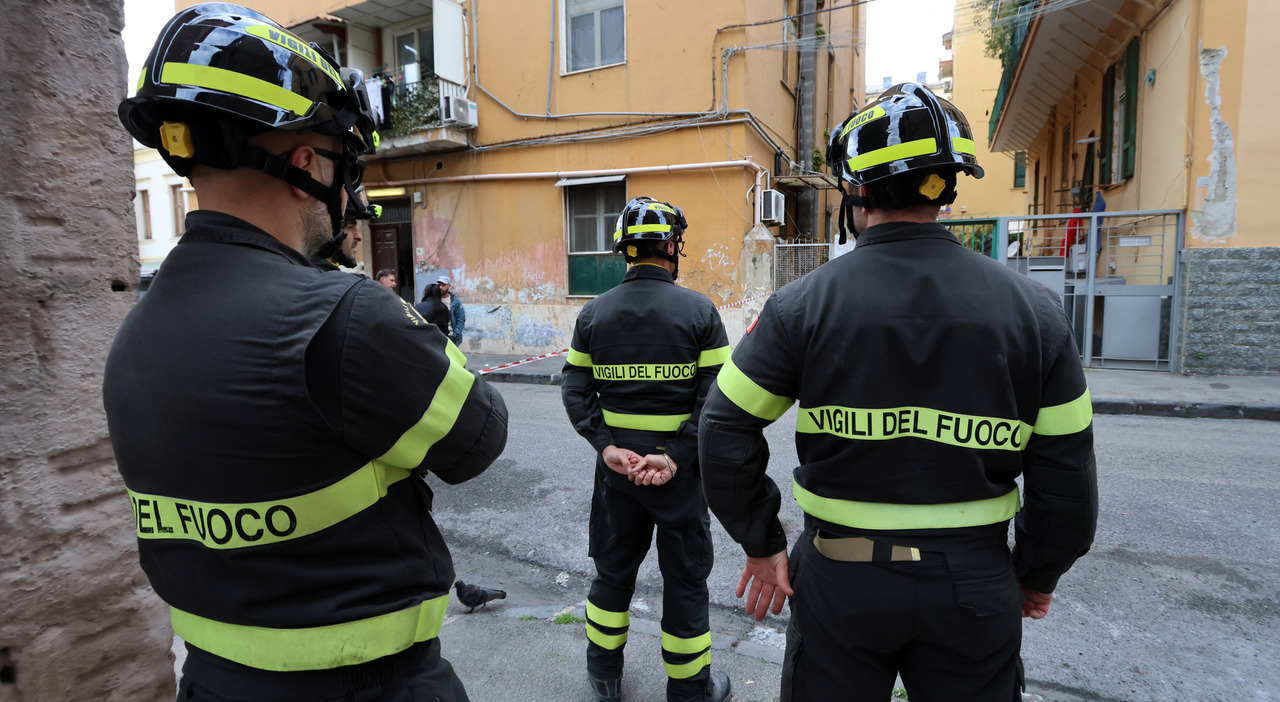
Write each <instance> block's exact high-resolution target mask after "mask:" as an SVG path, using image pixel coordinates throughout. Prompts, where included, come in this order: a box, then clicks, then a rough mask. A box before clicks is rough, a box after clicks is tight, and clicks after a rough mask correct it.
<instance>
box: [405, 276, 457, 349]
mask: <svg viewBox="0 0 1280 702" xmlns="http://www.w3.org/2000/svg"><path fill="white" fill-rule="evenodd" d="M413 308H414V309H415V310H417V311H418V314H420V315H422V318H423V319H425V320H427V321H428V322H431V323H432V324H434V325H436V326H437V327H439V328H440V331H442V332H444V335H445V336H449V334H451V333H452V332H453V324H452V320H453V316H452V314H450V312H449V306H448V305H446V304H444V300H442V299H441V293H440V285H439V284H437V283H432V284H430V285H428V286H427V287H426V289H425V290H423V291H422V302H419V303H418V304H416V305H414V306H413Z"/></svg>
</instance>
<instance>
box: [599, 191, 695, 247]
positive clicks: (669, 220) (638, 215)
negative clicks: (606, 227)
mask: <svg viewBox="0 0 1280 702" xmlns="http://www.w3.org/2000/svg"><path fill="white" fill-rule="evenodd" d="M688 226H689V222H688V221H687V220H686V219H685V218H684V212H682V211H681V210H680V208H679V207H676V206H674V205H669V204H667V203H665V202H658V201H657V200H654V199H653V198H651V197H645V196H643V195H642V196H640V197H634V198H632V199H631V202H628V203H627V206H626V207H624V208H622V214H620V215H618V225H617V227H616V229H615V231H614V232H613V250H614V252H616V253H625V251H624V248H625V247H626V246H627V244H634V243H636V242H640V241H655V242H657V241H671V240H676V241H679V239H680V237H681V236H682V235H683V234H684V230H685V229H686V228H688ZM629 258H630V257H629Z"/></svg>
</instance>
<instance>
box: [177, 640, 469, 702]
mask: <svg viewBox="0 0 1280 702" xmlns="http://www.w3.org/2000/svg"><path fill="white" fill-rule="evenodd" d="M187 651H188V653H187V661H186V663H185V664H184V665H183V666H182V681H181V682H180V683H178V702H190V701H192V700H196V701H197V702H469V700H468V698H467V691H466V690H465V689H463V687H462V681H461V680H459V679H458V676H457V674H456V673H454V672H453V666H451V665H450V664H449V661H447V660H445V659H444V658H443V657H442V656H441V655H440V639H431V640H430V641H423V642H422V643H418V644H414V645H413V646H410V647H409V648H407V649H405V650H404V651H401V652H400V653H397V654H394V655H391V656H386V657H384V658H379V659H378V660H375V661H370V662H368V663H362V664H359V665H349V666H343V667H341V668H331V669H329V670H303V671H295V672H276V671H271V670H258V669H256V668H250V667H248V666H244V665H240V664H239V663H234V662H232V661H228V660H226V659H224V658H220V657H218V656H215V655H213V654H210V653H207V652H205V651H202V650H200V649H197V648H195V647H193V646H191V645H190V644H187Z"/></svg>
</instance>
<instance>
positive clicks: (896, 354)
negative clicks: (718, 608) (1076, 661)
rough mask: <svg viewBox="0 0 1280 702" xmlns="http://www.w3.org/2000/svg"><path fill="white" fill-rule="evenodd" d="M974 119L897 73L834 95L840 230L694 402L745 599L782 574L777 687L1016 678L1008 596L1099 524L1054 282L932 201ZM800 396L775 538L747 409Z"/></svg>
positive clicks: (1019, 592) (1043, 594)
mask: <svg viewBox="0 0 1280 702" xmlns="http://www.w3.org/2000/svg"><path fill="white" fill-rule="evenodd" d="M972 139H973V135H972V133H971V132H970V129H969V125H968V123H967V121H966V120H965V118H964V115H963V114H961V113H960V112H959V111H958V110H957V109H956V108H955V107H954V106H953V105H951V104H950V103H949V102H946V101H944V100H941V99H939V98H937V97H936V96H934V95H933V94H932V93H931V92H929V90H928V89H926V88H924V87H923V86H921V85H917V84H912V83H907V84H902V85H898V86H894V87H892V88H890V89H888V90H886V91H885V92H884V94H883V95H882V96H881V97H880V98H879V99H878V100H877V101H876V102H875V103H873V104H871V105H870V106H868V107H867V108H866V109H865V110H862V111H861V112H858V113H856V114H853V115H850V117H849V118H848V119H847V120H846V121H845V122H844V123H843V124H842V125H840V127H839V128H838V129H837V130H836V131H835V132H834V133H833V134H832V140H831V145H830V149H829V151H828V157H827V161H828V163H830V164H832V168H833V170H834V171H835V175H836V176H837V177H838V178H840V179H841V180H842V181H843V183H847V184H849V185H850V186H851V188H852V192H850V193H847V194H846V195H845V197H844V202H843V203H842V206H841V209H842V213H841V214H842V217H841V224H840V230H841V233H842V237H841V238H842V239H843V232H844V231H845V229H846V225H845V222H846V221H849V222H851V223H852V225H853V230H852V231H853V233H854V235H855V236H857V246H856V247H855V248H854V249H853V251H851V252H850V253H848V254H846V255H844V256H842V257H840V258H837V259H835V260H833V261H831V262H829V263H827V264H824V265H823V266H822V267H820V268H818V269H817V270H815V271H814V272H812V273H810V274H808V275H806V276H805V277H803V278H801V279H800V280H798V281H796V282H794V283H792V284H790V285H788V286H786V287H785V288H783V289H781V290H779V291H778V292H777V293H776V294H775V295H774V296H773V297H772V298H771V299H770V300H769V301H768V302H767V303H766V304H765V306H764V308H763V309H762V310H761V313H760V317H759V319H758V320H756V322H755V323H754V324H753V325H752V327H751V328H750V329H749V331H748V333H747V334H746V336H745V337H744V338H743V340H742V342H741V343H740V345H739V346H738V347H737V349H736V350H735V351H734V354H733V357H732V359H731V360H730V361H729V362H728V363H726V364H725V366H724V368H723V369H722V370H721V372H720V375H719V379H718V381H717V384H716V388H715V389H713V390H712V392H711V395H710V397H708V399H707V403H706V406H705V407H704V408H703V413H702V424H701V427H700V428H699V431H698V436H699V441H700V446H699V455H700V456H701V462H702V471H703V483H704V486H705V488H706V493H707V501H708V503H709V505H710V508H711V511H712V512H714V513H715V515H716V517H717V518H719V519H720V521H721V522H722V523H723V524H724V526H725V529H726V530H727V531H728V532H729V534H730V535H731V536H732V537H733V538H734V539H735V540H737V541H738V543H740V544H741V545H742V546H743V549H744V550H745V551H746V554H747V565H746V567H745V568H744V569H743V574H742V578H741V579H740V581H739V584H738V596H739V597H742V596H743V595H744V594H747V599H746V605H747V610H748V611H749V612H752V613H753V614H754V615H755V617H756V618H757V619H762V618H763V617H764V616H765V613H766V611H767V610H769V609H772V611H773V613H774V614H778V613H779V612H780V611H781V609H782V605H783V603H784V601H785V597H786V596H788V595H790V596H791V619H790V624H789V626H788V629H787V653H786V659H785V663H784V666H783V677H782V699H783V700H821V701H826V700H837V699H838V700H875V701H876V702H879V701H880V700H885V699H888V698H889V696H890V692H891V688H892V686H893V684H894V677H895V675H898V674H900V675H901V676H902V680H903V683H904V684H905V685H906V689H907V692H908V694H909V696H910V697H911V699H912V701H913V702H915V701H917V700H923V701H926V702H927V701H929V700H983V701H986V700H991V701H999V702H1010V701H1011V700H1017V699H1019V697H1018V692H1017V689H1018V688H1019V686H1020V683H1021V661H1020V658H1019V648H1020V645H1021V632H1022V629H1021V619H1020V615H1021V616H1030V617H1033V618H1040V617H1042V616H1044V615H1045V614H1046V613H1047V612H1048V609H1049V601H1050V597H1051V596H1050V593H1052V592H1053V590H1054V588H1055V586H1056V585H1057V582H1058V578H1059V577H1060V576H1061V575H1062V574H1063V573H1065V572H1066V571H1067V569H1068V568H1070V567H1071V565H1072V563H1074V562H1075V560H1076V558H1078V557H1079V556H1081V555H1083V554H1084V553H1085V552H1086V551H1087V550H1088V548H1089V546H1090V545H1091V543H1092V541H1093V534H1094V526H1095V524H1096V520H1097V481H1096V476H1095V468H1094V456H1093V431H1092V406H1091V404H1090V401H1089V391H1088V388H1087V387H1086V385H1085V379H1084V372H1083V369H1082V367H1081V363H1080V358H1079V356H1078V355H1077V354H1076V346H1075V342H1074V340H1073V338H1072V333H1071V326H1070V324H1069V323H1068V321H1067V319H1066V317H1065V315H1064V314H1063V309H1062V303H1061V302H1060V301H1059V299H1058V297H1057V296H1056V295H1055V294H1054V292H1053V291H1051V290H1049V289H1048V288H1046V287H1044V286H1042V285H1040V284H1039V283H1036V282H1033V281H1032V280H1030V279H1029V278H1026V277H1025V276H1022V275H1019V274H1016V273H1014V272H1012V271H1011V270H1010V269H1008V268H1007V267H1005V266H1002V265H1000V264H999V263H997V262H996V261H993V260H991V259H989V258H986V257H984V256H982V255H980V254H977V253H975V252H972V251H968V250H966V249H965V248H963V247H962V246H960V245H959V242H958V241H957V240H956V238H955V237H954V236H952V235H951V233H950V232H949V231H948V230H947V229H946V228H945V227H942V226H941V225H939V224H937V223H936V221H935V220H936V218H937V214H938V208H939V207H940V206H941V205H944V204H949V203H950V202H952V201H953V200H954V198H955V184H956V176H957V173H959V172H964V173H967V174H969V175H971V176H975V177H981V176H982V170H981V169H980V168H979V167H978V165H977V163H976V161H975V158H974V155H973V154H974V145H973V141H972ZM843 183H842V185H843ZM841 189H842V191H843V187H842V188H841ZM842 243H843V242H842ZM797 400H798V401H799V407H798V410H797V415H796V449H797V452H798V455H799V459H800V466H799V467H798V468H796V470H795V472H794V484H793V486H792V491H793V494H794V495H795V499H796V501H797V503H798V504H799V506H800V508H801V509H802V510H803V511H804V514H805V518H804V533H803V535H802V536H801V537H800V538H799V540H798V541H797V542H796V545H795V548H794V550H793V551H792V553H791V557H790V559H788V557H787V552H786V546H787V539H786V536H785V534H784V533H783V530H782V525H781V523H780V522H779V520H778V516H777V515H778V509H779V505H780V500H781V497H780V495H779V491H778V488H777V486H776V485H775V484H774V483H773V481H772V480H770V479H769V478H768V477H766V475H765V468H766V464H767V463H768V455H769V454H768V447H767V444H766V443H765V441H764V438H763V435H762V433H761V430H762V429H763V428H764V426H765V425H767V424H769V423H771V422H773V421H774V420H777V419H778V418H779V417H781V416H782V415H783V413H784V412H786V411H787V409H788V408H789V407H790V406H791V405H792V403H794V402H796V401H797ZM1019 475H1022V476H1023V480H1024V490H1025V495H1024V498H1023V500H1022V502H1021V509H1019V506H1020V503H1019V495H1018V488H1017V485H1016V483H1015V482H1014V480H1015V478H1017V477H1018V476H1019ZM1015 515H1016V520H1015V533H1016V546H1015V547H1014V551H1013V553H1012V554H1010V553H1009V549H1008V545H1007V544H1008V540H1007V539H1008V524H1009V520H1010V519H1012V518H1014V517H1015ZM792 588H794V591H793V589H792Z"/></svg>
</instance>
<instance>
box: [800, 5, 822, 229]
mask: <svg viewBox="0 0 1280 702" xmlns="http://www.w3.org/2000/svg"><path fill="white" fill-rule="evenodd" d="M817 9H818V0H801V2H800V12H801V13H802V14H803V15H804V16H803V18H801V20H800V41H801V42H802V46H805V47H806V48H805V49H803V50H801V52H800V85H799V86H797V87H798V88H799V90H798V91H797V93H798V94H797V95H796V112H797V113H798V115H797V116H798V117H799V122H800V129H799V134H797V135H796V141H797V142H798V143H797V144H796V162H797V163H799V164H800V167H801V168H803V169H804V170H806V171H807V170H809V169H810V168H812V167H813V116H814V111H815V110H814V107H815V106H816V105H817V101H818V91H817V90H815V89H814V88H815V83H816V82H817V81H816V80H815V79H816V78H817V75H818V70H817V69H818V66H817V64H818V49H817V40H818V27H817V24H818V18H817V16H816V15H814V14H809V13H812V12H815V11H816V10H817ZM804 42H807V44H804ZM817 222H818V193H817V191H816V190H814V189H812V188H805V189H804V190H802V191H800V196H799V197H797V198H796V229H798V230H800V233H802V234H808V235H809V236H812V237H814V238H815V239H816V238H817V231H816V229H817Z"/></svg>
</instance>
